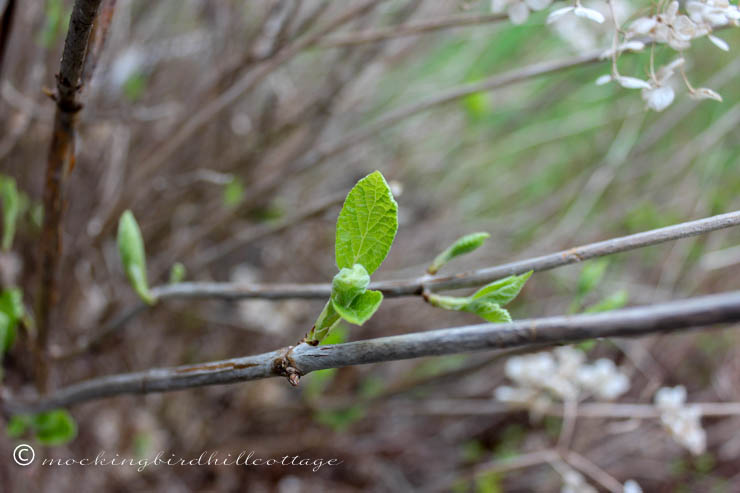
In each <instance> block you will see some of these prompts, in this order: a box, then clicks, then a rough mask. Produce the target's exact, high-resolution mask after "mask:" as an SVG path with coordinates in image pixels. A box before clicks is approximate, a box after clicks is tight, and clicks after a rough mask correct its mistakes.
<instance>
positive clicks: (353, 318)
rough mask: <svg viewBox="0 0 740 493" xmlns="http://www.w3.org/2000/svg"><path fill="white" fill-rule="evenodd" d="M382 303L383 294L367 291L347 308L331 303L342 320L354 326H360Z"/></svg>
mask: <svg viewBox="0 0 740 493" xmlns="http://www.w3.org/2000/svg"><path fill="white" fill-rule="evenodd" d="M382 301H383V293H381V292H380V291H373V290H367V291H365V292H364V293H362V294H361V295H359V296H358V297H356V298H355V299H354V300H353V301H352V303H351V304H350V305H349V306H342V305H340V304H338V303H336V302H333V303H334V309H335V310H336V311H337V313H339V315H340V316H341V317H342V318H343V319H345V320H346V321H347V322H349V323H352V324H355V325H362V324H364V323H365V322H367V321H368V320H369V319H370V317H372V316H373V314H374V313H375V312H376V311H377V309H378V307H379V306H380V303H381V302H382Z"/></svg>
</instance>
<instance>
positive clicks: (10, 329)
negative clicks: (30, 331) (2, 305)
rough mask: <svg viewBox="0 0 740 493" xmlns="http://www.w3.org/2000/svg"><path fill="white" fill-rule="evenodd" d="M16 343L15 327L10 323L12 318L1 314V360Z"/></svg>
mask: <svg viewBox="0 0 740 493" xmlns="http://www.w3.org/2000/svg"><path fill="white" fill-rule="evenodd" d="M13 341H15V327H14V326H13V325H12V324H11V323H10V318H9V317H8V316H7V315H6V314H4V313H3V312H0V358H2V355H3V354H5V353H6V352H7V351H8V349H10V347H11V346H12V345H13Z"/></svg>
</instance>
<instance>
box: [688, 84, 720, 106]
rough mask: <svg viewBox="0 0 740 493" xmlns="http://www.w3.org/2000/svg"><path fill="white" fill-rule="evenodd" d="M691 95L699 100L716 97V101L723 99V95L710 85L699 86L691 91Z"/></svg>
mask: <svg viewBox="0 0 740 493" xmlns="http://www.w3.org/2000/svg"><path fill="white" fill-rule="evenodd" d="M689 97H691V98H693V99H697V100H701V99H714V100H715V101H720V102H721V101H722V96H720V95H719V94H718V93H716V92H715V91H713V90H711V89H709V88H708V87H697V88H696V89H694V90H693V91H691V92H690V93H689Z"/></svg>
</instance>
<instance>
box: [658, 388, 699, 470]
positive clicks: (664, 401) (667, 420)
mask: <svg viewBox="0 0 740 493" xmlns="http://www.w3.org/2000/svg"><path fill="white" fill-rule="evenodd" d="M655 406H656V407H657V408H658V409H659V410H660V420H661V421H662V422H663V425H664V426H665V427H666V428H667V429H668V431H669V432H670V433H671V435H673V438H674V439H675V440H676V441H677V442H678V443H680V444H681V445H683V446H684V447H686V448H687V449H688V450H689V451H690V452H691V453H692V454H694V455H699V454H702V453H704V451H705V450H706V448H707V435H706V433H705V432H704V429H703V428H702V427H701V410H700V409H699V407H698V406H690V405H686V389H685V388H684V387H683V385H679V386H677V387H672V388H671V387H663V388H661V389H659V390H658V391H657V392H656V393H655Z"/></svg>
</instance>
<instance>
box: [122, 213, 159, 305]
mask: <svg viewBox="0 0 740 493" xmlns="http://www.w3.org/2000/svg"><path fill="white" fill-rule="evenodd" d="M118 253H119V254H120V256H121V262H122V263H123V269H124V271H125V272H126V276H128V279H129V282H131V286H133V288H134V291H136V293H137V294H138V295H139V296H140V297H141V299H142V300H144V301H145V302H146V303H148V304H150V305H153V304H154V301H155V300H154V297H153V296H152V294H151V292H150V291H149V284H148V283H147V279H146V252H145V251H144V240H143V239H142V237H141V230H140V229H139V225H138V224H137V223H136V218H134V215H133V214H132V213H131V211H128V210H127V211H126V212H124V213H123V214H122V215H121V219H120V220H119V221H118Z"/></svg>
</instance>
